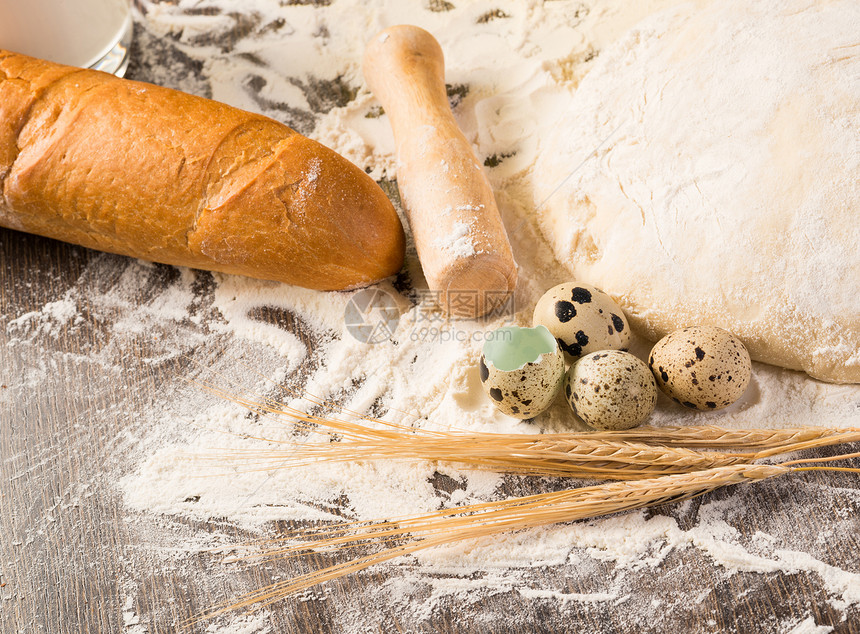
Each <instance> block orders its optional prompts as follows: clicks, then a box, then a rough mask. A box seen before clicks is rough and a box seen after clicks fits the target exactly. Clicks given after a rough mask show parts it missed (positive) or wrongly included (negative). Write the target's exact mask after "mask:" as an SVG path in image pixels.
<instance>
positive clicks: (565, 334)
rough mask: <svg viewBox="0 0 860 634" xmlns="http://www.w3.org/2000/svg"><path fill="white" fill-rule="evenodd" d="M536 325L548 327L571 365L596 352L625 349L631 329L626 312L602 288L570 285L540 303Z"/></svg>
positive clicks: (552, 293) (545, 297)
mask: <svg viewBox="0 0 860 634" xmlns="http://www.w3.org/2000/svg"><path fill="white" fill-rule="evenodd" d="M532 323H533V324H534V325H538V324H540V325H542V326H546V327H547V328H548V329H549V331H550V332H551V333H552V335H553V337H555V338H556V340H557V341H558V345H559V346H560V347H561V349H562V350H563V351H564V354H565V357H566V358H567V360H568V362H570V363H572V362H574V361H575V360H576V359H579V358H580V357H582V356H584V355H586V354H588V353H589V352H595V351H597V350H626V349H627V347H628V345H629V344H630V327H629V326H628V325H627V319H626V318H625V316H624V311H622V310H621V308H620V307H619V306H618V304H616V303H615V302H614V301H613V300H612V298H611V297H609V295H607V294H606V293H604V292H603V291H601V290H600V289H599V288H595V287H594V286H589V285H588V284H581V283H575V282H569V283H565V284H559V285H558V286H556V287H554V288H551V289H550V290H548V291H547V292H546V293H545V294H544V296H543V297H541V298H540V299H539V300H538V303H537V305H536V306H535V312H534V317H533V322H532Z"/></svg>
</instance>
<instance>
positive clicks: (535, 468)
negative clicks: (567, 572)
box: [194, 392, 860, 480]
mask: <svg viewBox="0 0 860 634" xmlns="http://www.w3.org/2000/svg"><path fill="white" fill-rule="evenodd" d="M219 395H221V396H224V397H225V398H230V399H231V400H233V401H234V402H237V403H240V404H242V405H243V406H245V407H248V408H250V409H252V410H254V411H258V412H263V413H265V414H267V415H271V416H275V417H276V418H287V419H289V420H290V421H291V422H292V423H294V424H298V425H300V426H301V427H302V428H303V429H306V430H309V431H312V432H315V433H319V434H325V435H326V436H327V438H326V439H327V440H328V435H330V434H331V433H336V434H337V435H338V436H339V437H340V438H341V439H342V440H341V441H340V442H324V443H318V442H302V443H299V442H296V441H295V440H293V439H289V440H286V441H275V440H271V439H266V438H263V437H256V439H257V440H262V441H268V442H269V443H272V444H276V445H277V444H284V443H286V444H288V445H289V448H288V450H283V449H281V448H274V449H270V450H263V449H260V448H252V449H247V450H237V449H220V450H218V451H215V452H211V453H208V454H203V453H198V454H194V457H195V458H196V459H198V460H204V459H207V458H208V459H209V460H212V461H217V462H219V463H221V462H223V461H224V460H225V458H232V460H233V461H235V462H242V461H244V462H248V463H253V468H250V469H246V470H247V471H260V470H266V471H267V470H270V469H275V468H286V467H295V466H300V465H305V464H308V463H310V462H314V461H317V460H329V461H340V462H347V461H350V462H351V461H360V460H364V461H366V460H380V459H389V460H390V459H396V460H430V461H443V462H452V463H459V464H463V465H465V466H467V467H471V468H482V469H493V470H497V471H502V472H506V473H517V474H525V475H545V476H567V477H584V478H595V479H613V480H618V479H620V480H624V479H632V478H643V477H650V476H654V475H665V474H670V473H684V472H687V471H694V470H702V469H708V468H711V467H718V466H725V465H731V464H739V463H751V462H753V461H755V460H758V459H760V458H764V457H769V456H773V455H777V454H782V453H788V452H792V451H798V450H801V449H810V448H816V447H823V446H828V445H834V444H839V443H845V442H852V441H860V430H855V429H847V430H838V429H830V428H815V427H805V428H799V429H783V430H757V429H747V430H728V429H722V428H719V427H714V426H706V427H669V428H661V427H649V428H639V429H635V430H628V431H614V432H613V431H610V432H571V433H559V434H540V435H525V434H495V433H466V432H444V431H426V430H423V429H413V428H411V427H406V426H403V425H399V424H397V423H390V422H387V421H380V420H378V419H371V418H365V419H364V420H365V421H366V422H370V423H377V424H381V425H383V426H382V427H379V426H377V427H371V426H370V425H369V424H364V423H362V422H356V421H350V420H344V419H337V418H330V417H323V416H317V415H311V414H307V413H304V412H300V411H299V410H296V409H294V408H288V407H285V406H283V405H280V404H278V403H276V402H274V401H273V400H263V401H259V400H251V399H246V398H242V397H236V396H234V395H225V393H223V392H221V393H219ZM739 446H743V447H744V448H745V449H754V450H755V451H745V452H731V453H726V452H714V451H711V452H701V451H695V450H694V449H693V448H696V449H699V448H707V449H710V448H719V449H731V448H737V447H739Z"/></svg>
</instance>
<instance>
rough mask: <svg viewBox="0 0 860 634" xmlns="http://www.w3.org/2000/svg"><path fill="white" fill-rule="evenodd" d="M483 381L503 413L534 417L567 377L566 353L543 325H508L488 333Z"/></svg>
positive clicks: (485, 345) (483, 358) (482, 359)
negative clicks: (565, 366) (527, 326)
mask: <svg viewBox="0 0 860 634" xmlns="http://www.w3.org/2000/svg"><path fill="white" fill-rule="evenodd" d="M479 370H480V373H481V383H482V384H483V386H484V390H485V391H486V392H487V394H488V395H489V396H490V400H491V401H492V402H493V404H494V405H495V406H496V407H498V408H499V409H500V410H501V411H502V412H504V413H505V414H508V415H510V416H515V417H516V418H531V417H532V416H536V415H538V414H540V413H541V412H542V411H544V410H545V409H546V408H547V407H549V406H550V404H551V403H552V401H553V399H554V398H555V396H556V394H557V393H558V390H559V388H560V387H561V380H562V378H563V377H564V356H563V355H562V352H561V350H560V349H559V347H558V344H557V343H556V341H555V338H554V337H553V336H552V334H551V333H550V332H549V330H547V329H546V328H544V327H543V326H538V327H537V328H520V327H518V326H508V327H505V328H499V329H497V330H494V331H493V332H491V333H488V335H487V339H486V340H485V342H484V349H483V354H482V355H481V361H480V364H479Z"/></svg>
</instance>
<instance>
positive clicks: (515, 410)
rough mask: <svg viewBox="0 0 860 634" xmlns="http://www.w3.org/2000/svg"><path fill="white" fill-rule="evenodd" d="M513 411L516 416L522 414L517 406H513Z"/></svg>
mask: <svg viewBox="0 0 860 634" xmlns="http://www.w3.org/2000/svg"><path fill="white" fill-rule="evenodd" d="M511 411H512V412H513V413H514V414H519V413H520V408H519V407H517V406H516V405H511Z"/></svg>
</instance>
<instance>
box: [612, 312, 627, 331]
mask: <svg viewBox="0 0 860 634" xmlns="http://www.w3.org/2000/svg"><path fill="white" fill-rule="evenodd" d="M610 316H611V317H612V325H613V326H615V330H617V331H618V332H621V331H622V330H624V320H623V319H621V317H619V316H618V315H616V314H615V313H610Z"/></svg>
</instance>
